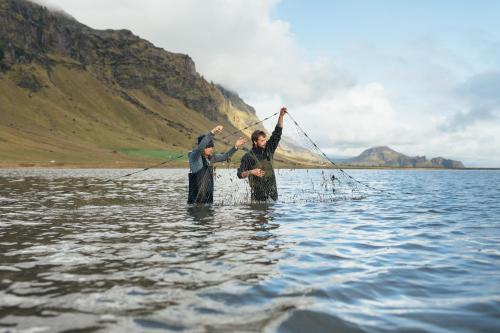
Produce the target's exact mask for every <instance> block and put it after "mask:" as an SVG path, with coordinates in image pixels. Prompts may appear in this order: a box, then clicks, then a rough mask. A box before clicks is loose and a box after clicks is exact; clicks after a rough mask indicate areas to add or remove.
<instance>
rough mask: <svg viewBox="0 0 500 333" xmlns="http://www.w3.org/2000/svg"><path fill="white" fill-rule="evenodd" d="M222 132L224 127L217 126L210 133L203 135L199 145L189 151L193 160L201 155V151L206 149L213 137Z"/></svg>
mask: <svg viewBox="0 0 500 333" xmlns="http://www.w3.org/2000/svg"><path fill="white" fill-rule="evenodd" d="M223 130H224V127H222V126H221V125H218V126H216V127H214V128H213V129H212V130H211V131H210V132H208V133H207V134H205V136H204V137H203V139H201V141H200V143H198V145H197V146H196V147H194V148H193V150H192V151H191V155H192V156H193V158H194V157H196V156H198V155H201V152H202V151H203V149H205V148H206V147H207V145H208V143H209V142H210V141H212V140H213V139H214V135H215V134H217V133H220V132H222V131H223Z"/></svg>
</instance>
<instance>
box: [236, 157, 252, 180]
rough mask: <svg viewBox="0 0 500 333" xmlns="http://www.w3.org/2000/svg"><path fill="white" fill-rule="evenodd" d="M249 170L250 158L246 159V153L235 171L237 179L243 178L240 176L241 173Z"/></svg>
mask: <svg viewBox="0 0 500 333" xmlns="http://www.w3.org/2000/svg"><path fill="white" fill-rule="evenodd" d="M250 168H251V165H250V158H249V157H248V153H247V154H245V155H243V157H242V158H241V163H240V167H239V168H238V171H237V175H238V178H240V179H241V178H243V177H242V176H241V173H242V172H244V171H248V170H250Z"/></svg>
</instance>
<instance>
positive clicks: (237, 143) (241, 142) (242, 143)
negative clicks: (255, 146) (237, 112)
mask: <svg viewBox="0 0 500 333" xmlns="http://www.w3.org/2000/svg"><path fill="white" fill-rule="evenodd" d="M246 142H247V139H245V138H239V139H238V140H236V143H235V144H234V146H235V147H236V148H239V146H241V145H244V144H245V143H246Z"/></svg>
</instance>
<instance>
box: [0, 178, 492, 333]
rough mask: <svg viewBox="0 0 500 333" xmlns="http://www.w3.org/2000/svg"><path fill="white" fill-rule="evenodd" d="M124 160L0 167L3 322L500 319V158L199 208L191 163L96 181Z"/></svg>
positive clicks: (314, 323) (118, 325)
mask: <svg viewBox="0 0 500 333" xmlns="http://www.w3.org/2000/svg"><path fill="white" fill-rule="evenodd" d="M309 172H310V173H314V172H318V177H319V171H309ZM123 173H124V170H37V169H23V170H8V169H5V170H0V332H58V331H66V330H74V331H78V332H94V331H95V332H125V331H140V332H149V331H151V332H158V331H167V332H169V331H172V332H179V331H183V332H261V331H263V332H495V331H496V332H498V331H499V330H500V273H499V272H500V200H499V197H500V172H498V171H409V170H408V171H394V170H390V171H381V170H378V171H375V170H371V171H363V170H355V171H351V172H350V173H351V174H353V175H354V176H355V177H356V178H358V179H360V180H361V181H366V182H368V183H369V184H370V185H372V186H374V187H377V188H380V189H383V190H384V191H385V192H384V193H382V194H378V193H374V194H372V195H370V196H368V197H366V198H364V199H362V200H340V201H337V202H333V203H304V204H297V203H294V204H292V203H286V202H278V203H275V204H272V205H260V206H259V205H240V206H215V207H202V208H200V207H198V208H192V207H188V206H187V205H186V203H185V202H186V190H187V183H186V178H187V177H186V171H185V170H151V171H149V172H145V173H141V174H138V175H135V176H133V177H130V178H124V179H121V180H119V181H116V182H114V183H107V184H99V185H97V186H94V187H91V188H85V186H86V185H89V184H96V183H99V182H101V181H102V180H103V179H105V178H107V177H114V176H119V175H121V174H123ZM125 173H126V171H125ZM291 177H300V172H296V173H294V172H282V173H280V174H279V176H278V186H279V189H280V191H285V192H286V191H288V192H290V191H291V192H293V191H294V190H295V189H296V187H295V186H297V185H296V184H298V182H297V178H295V179H294V181H293V182H292V181H287V180H290V178H291ZM287 184H288V185H287ZM290 184H294V185H293V186H292V185H290ZM216 186H217V187H216V191H224V188H223V186H222V185H221V184H217V185H216Z"/></svg>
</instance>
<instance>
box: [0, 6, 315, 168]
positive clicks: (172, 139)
mask: <svg viewBox="0 0 500 333" xmlns="http://www.w3.org/2000/svg"><path fill="white" fill-rule="evenodd" d="M257 121H258V118H257V116H256V114H255V110H253V108H252V107H251V106H249V105H247V104H245V103H244V101H242V100H241V99H240V98H239V97H238V95H237V94H235V93H233V92H230V91H229V90H226V89H224V88H222V87H220V86H218V85H215V84H213V83H210V82H207V81H206V80H205V79H204V78H203V77H202V76H201V75H200V74H199V73H197V72H196V69H195V65H194V62H193V61H192V60H191V58H189V56H187V55H183V54H178V53H172V52H168V51H166V50H163V49H161V48H158V47H156V46H154V45H153V44H151V43H149V42H148V41H146V40H144V39H141V38H139V37H137V36H135V35H134V34H133V33H132V32H130V31H128V30H95V29H92V28H89V27H87V26H85V25H83V24H81V23H79V22H77V21H76V20H75V19H73V18H71V17H70V16H68V15H67V14H63V13H55V12H51V11H49V10H47V8H45V7H43V6H39V5H37V4H34V3H31V2H28V1H25V0H0V164H1V165H3V166H9V165H12V166H18V165H42V166H45V165H65V166H117V167H122V166H143V165H148V164H151V163H155V162H159V161H161V160H164V159H165V158H168V157H169V156H176V155H178V154H182V153H185V152H187V151H188V150H189V149H190V148H191V147H192V146H193V145H194V142H195V139H196V137H197V136H198V135H199V134H200V133H204V132H207V131H208V130H209V129H210V128H212V127H214V126H215V125H216V124H223V125H224V126H225V127H226V134H227V133H231V132H234V131H236V129H237V128H241V127H245V126H248V125H249V124H251V123H255V122H257ZM254 129H255V128H250V129H248V130H247V131H246V132H245V134H246V135H249V134H250V133H251V131H252V130H254ZM235 139H236V137H232V138H230V139H228V140H229V141H231V142H230V143H232V142H234V140H235ZM217 148H218V150H224V149H227V148H228V146H226V145H224V144H223V143H221V142H219V143H218V144H217ZM238 154H239V155H237V156H236V158H235V159H234V160H235V161H236V160H237V157H239V156H240V155H241V154H242V153H241V152H239V153H238ZM315 158H316V156H314V155H311V154H310V153H309V152H308V151H306V150H301V149H299V148H296V149H291V150H290V151H288V150H287V149H283V150H279V151H278V155H277V156H276V160H277V161H278V162H281V164H282V165H283V164H287V165H295V164H306V165H307V164H311V163H312V164H314V159H315ZM278 164H279V163H278ZM170 165H178V166H185V165H186V160H185V158H184V159H180V160H179V161H177V162H176V163H173V164H170Z"/></svg>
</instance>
